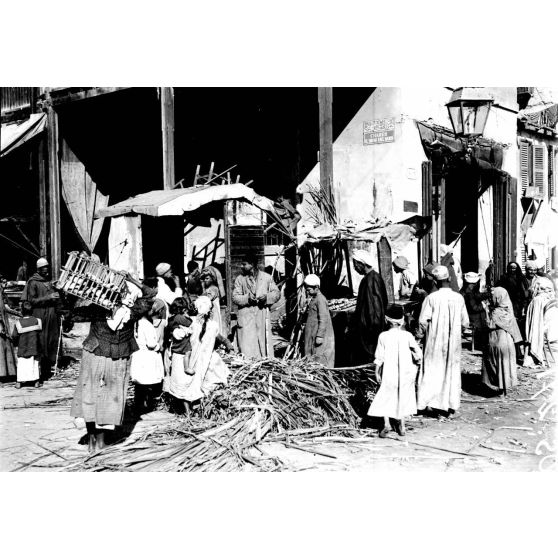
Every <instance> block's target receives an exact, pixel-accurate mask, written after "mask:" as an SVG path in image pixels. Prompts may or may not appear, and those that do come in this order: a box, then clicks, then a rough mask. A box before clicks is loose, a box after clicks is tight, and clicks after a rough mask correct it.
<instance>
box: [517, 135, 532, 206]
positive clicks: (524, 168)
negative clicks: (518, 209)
mask: <svg viewBox="0 0 558 558" xmlns="http://www.w3.org/2000/svg"><path fill="white" fill-rule="evenodd" d="M530 155H531V145H530V143H529V142H527V141H523V140H521V141H520V142H519V178H520V182H521V194H522V195H523V196H525V195H526V193H527V188H529V186H530V185H531V156H530Z"/></svg>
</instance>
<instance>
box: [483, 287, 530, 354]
mask: <svg viewBox="0 0 558 558" xmlns="http://www.w3.org/2000/svg"><path fill="white" fill-rule="evenodd" d="M492 303H493V308H492V310H491V312H490V320H491V322H492V324H491V325H493V326H495V328H500V329H503V330H504V331H507V332H508V333H509V334H510V335H511V336H512V339H513V342H514V343H519V342H521V340H522V338H521V332H520V331H519V327H518V326H517V322H516V320H515V317H514V315H513V306H512V303H511V300H510V297H509V295H508V293H507V291H506V289H504V288H502V287H495V288H494V290H493V291H492Z"/></svg>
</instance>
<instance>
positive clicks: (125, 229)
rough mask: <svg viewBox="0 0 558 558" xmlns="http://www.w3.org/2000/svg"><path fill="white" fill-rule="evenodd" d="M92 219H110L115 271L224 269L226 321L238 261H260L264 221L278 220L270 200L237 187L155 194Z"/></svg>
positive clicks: (101, 211) (145, 273)
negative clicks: (188, 266) (162, 265)
mask: <svg viewBox="0 0 558 558" xmlns="http://www.w3.org/2000/svg"><path fill="white" fill-rule="evenodd" d="M95 217H96V218H104V217H108V218H110V220H111V224H110V233H109V265H110V267H111V268H113V269H125V270H128V271H130V273H132V274H133V275H136V276H137V277H138V278H144V277H146V276H149V275H150V274H153V273H154V267H155V265H156V264H157V263H159V262H161V261H165V262H168V263H170V264H171V265H172V266H173V268H174V271H175V272H176V274H177V275H178V276H179V277H181V276H183V273H184V263H185V261H190V260H194V261H198V262H199V265H200V267H204V266H207V265H213V264H216V265H219V266H222V268H224V269H223V271H224V273H223V278H224V279H225V289H226V296H225V304H224V307H223V310H224V311H225V315H226V317H227V318H226V319H227V322H228V323H230V319H231V315H232V316H233V318H234V308H233V305H232V300H231V299H232V296H231V293H232V285H233V282H234V277H235V276H236V274H238V272H239V268H240V263H241V260H242V259H243V258H245V257H246V256H247V255H248V254H249V253H251V254H255V255H257V256H258V258H259V259H260V260H261V262H262V263H263V257H264V231H265V228H266V226H267V222H268V220H277V221H279V219H278V218H277V217H276V215H275V211H274V206H273V202H272V201H271V200H269V199H268V198H265V197H263V196H259V195H258V194H256V192H255V191H254V190H253V189H252V188H249V187H248V186H246V185H244V184H240V183H226V184H203V185H196V186H193V187H190V188H175V189H174V190H154V191H151V192H146V193H144V194H140V195H138V196H135V197H133V198H130V199H128V200H125V201H123V202H120V203H117V204H115V205H111V206H108V207H106V208H103V209H99V210H98V211H97V212H96V214H95ZM279 226H280V223H279Z"/></svg>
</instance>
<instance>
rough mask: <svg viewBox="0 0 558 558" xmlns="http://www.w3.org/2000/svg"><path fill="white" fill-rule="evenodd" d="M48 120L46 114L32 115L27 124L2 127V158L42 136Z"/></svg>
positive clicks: (0, 135)
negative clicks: (37, 136) (39, 135)
mask: <svg viewBox="0 0 558 558" xmlns="http://www.w3.org/2000/svg"><path fill="white" fill-rule="evenodd" d="M46 119H47V116H46V114H42V113H41V114H32V115H31V116H30V117H29V118H28V119H27V120H25V122H22V123H20V124H8V125H6V126H2V133H1V134H0V140H1V149H0V156H1V157H4V156H5V155H7V154H8V153H10V152H11V151H13V150H14V149H16V148H17V147H19V146H20V145H23V144H24V143H25V142H26V141H29V140H30V139H31V138H33V137H35V136H36V135H37V134H40V133H41V132H42V131H43V130H44V129H45V127H46Z"/></svg>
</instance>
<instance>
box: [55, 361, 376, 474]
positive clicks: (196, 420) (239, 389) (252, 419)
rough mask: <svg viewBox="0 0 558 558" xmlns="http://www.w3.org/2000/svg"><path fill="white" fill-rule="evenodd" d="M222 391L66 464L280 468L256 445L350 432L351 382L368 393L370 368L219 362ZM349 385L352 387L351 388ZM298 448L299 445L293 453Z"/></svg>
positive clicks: (132, 467)
mask: <svg viewBox="0 0 558 558" xmlns="http://www.w3.org/2000/svg"><path fill="white" fill-rule="evenodd" d="M225 360H226V361H227V363H228V365H229V367H230V369H231V375H230V377H229V382H228V385H227V386H223V387H220V388H218V389H216V390H215V391H214V392H213V393H212V394H211V395H210V396H209V397H208V398H206V399H205V400H203V402H202V404H201V406H200V409H199V413H198V414H197V415H196V416H193V417H187V418H174V419H171V420H169V422H168V423H166V424H163V425H159V426H155V427H153V428H152V429H151V430H150V431H148V432H146V433H145V434H143V435H142V436H141V437H139V438H133V437H130V438H128V439H127V440H126V441H124V442H123V443H120V444H115V445H113V446H108V447H107V448H105V449H104V450H102V451H101V452H98V453H97V454H94V455H92V456H89V457H88V458H86V459H85V460H84V459H80V460H77V461H74V462H72V463H70V464H68V465H67V466H66V467H65V469H66V470H91V471H109V470H116V471H118V470H122V471H240V470H263V471H273V470H280V469H283V468H284V465H283V464H282V463H281V461H280V460H279V459H277V458H276V457H274V456H270V455H267V454H266V453H265V451H262V450H261V448H260V445H261V443H262V442H268V441H279V442H281V443H284V444H285V445H290V446H291V447H292V442H293V440H297V439H301V438H308V437H312V436H317V435H319V436H321V437H323V436H327V435H339V434H343V433H344V434H345V435H347V436H350V435H351V433H353V434H354V433H355V432H356V430H355V429H356V427H357V424H358V420H359V418H358V416H357V414H356V413H355V411H354V410H353V408H352V406H351V404H350V397H351V396H352V394H353V393H354V385H355V384H359V383H360V384H366V386H367V387H368V389H369V390H372V391H374V390H375V383H374V380H373V378H372V374H371V371H370V370H369V369H367V368H363V367H361V368H360V369H326V368H324V367H323V366H322V365H320V364H317V363H314V362H310V361H308V360H305V359H299V360H295V361H288V362H285V361H281V360H277V359H264V360H257V361H256V360H245V359H244V358H242V357H240V356H237V355H234V356H230V357H225ZM350 386H353V387H352V388H351V387H350ZM301 449H302V448H301Z"/></svg>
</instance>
